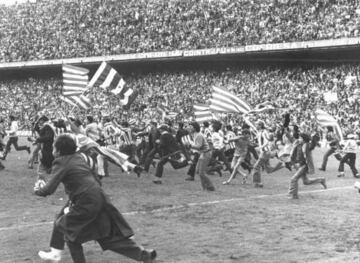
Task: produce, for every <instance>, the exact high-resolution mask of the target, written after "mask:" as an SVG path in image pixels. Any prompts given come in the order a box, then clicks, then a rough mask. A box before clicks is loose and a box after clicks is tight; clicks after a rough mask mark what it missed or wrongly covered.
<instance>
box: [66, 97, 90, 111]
mask: <svg viewBox="0 0 360 263" xmlns="http://www.w3.org/2000/svg"><path fill="white" fill-rule="evenodd" d="M60 99H61V100H63V101H65V102H66V103H69V104H71V105H73V106H76V107H79V108H80V109H82V110H87V109H89V108H91V106H92V104H91V100H90V99H89V98H88V97H86V96H85V95H79V96H60Z"/></svg>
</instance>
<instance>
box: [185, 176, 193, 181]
mask: <svg viewBox="0 0 360 263" xmlns="http://www.w3.org/2000/svg"><path fill="white" fill-rule="evenodd" d="M185 181H195V179H194V177H191V176H189V177H187V178H185Z"/></svg>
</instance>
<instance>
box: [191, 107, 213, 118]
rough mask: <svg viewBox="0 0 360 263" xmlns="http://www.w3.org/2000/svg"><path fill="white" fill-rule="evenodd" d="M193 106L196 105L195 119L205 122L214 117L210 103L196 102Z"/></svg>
mask: <svg viewBox="0 0 360 263" xmlns="http://www.w3.org/2000/svg"><path fill="white" fill-rule="evenodd" d="M193 107H194V115H195V121H197V122H204V121H211V120H213V119H214V116H213V114H212V112H211V111H210V108H209V105H206V104H194V106H193Z"/></svg>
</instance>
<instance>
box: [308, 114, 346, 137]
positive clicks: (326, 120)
mask: <svg viewBox="0 0 360 263" xmlns="http://www.w3.org/2000/svg"><path fill="white" fill-rule="evenodd" d="M315 119H316V122H317V123H318V124H319V125H320V126H321V127H327V126H331V127H334V130H335V132H336V134H337V136H338V138H339V140H340V141H343V140H344V135H343V133H342V131H341V128H340V125H339V123H338V122H337V120H336V119H335V118H334V117H333V116H331V115H330V114H329V113H327V112H325V111H323V110H319V109H317V110H315Z"/></svg>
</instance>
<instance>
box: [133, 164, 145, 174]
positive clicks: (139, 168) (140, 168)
mask: <svg viewBox="0 0 360 263" xmlns="http://www.w3.org/2000/svg"><path fill="white" fill-rule="evenodd" d="M142 171H143V168H142V167H141V166H138V165H137V166H135V168H134V172H135V173H136V175H137V177H140V175H141V172H142Z"/></svg>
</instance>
